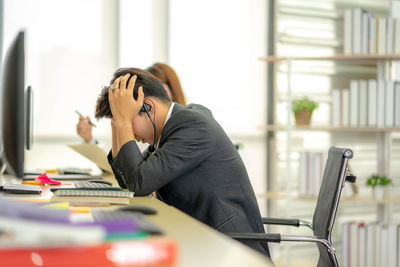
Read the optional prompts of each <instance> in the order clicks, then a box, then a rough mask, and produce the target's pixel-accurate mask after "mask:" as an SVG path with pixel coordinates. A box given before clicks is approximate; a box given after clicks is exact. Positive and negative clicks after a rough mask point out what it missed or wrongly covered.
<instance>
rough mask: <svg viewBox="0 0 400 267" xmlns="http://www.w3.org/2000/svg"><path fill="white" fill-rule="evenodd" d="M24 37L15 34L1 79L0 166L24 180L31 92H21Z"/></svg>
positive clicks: (30, 137) (30, 115)
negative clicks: (1, 164) (1, 151)
mask: <svg viewBox="0 0 400 267" xmlns="http://www.w3.org/2000/svg"><path fill="white" fill-rule="evenodd" d="M24 42H25V33H24V32H19V33H18V35H17V37H16V38H15V39H14V40H13V42H12V43H11V45H10V46H9V48H8V51H7V54H6V56H5V59H4V65H3V77H2V84H1V90H2V103H1V116H2V127H1V129H2V143H3V154H2V162H3V163H6V164H7V172H8V173H10V174H12V175H14V176H16V177H18V178H22V177H23V176H24V156H25V146H26V147H27V148H30V147H31V140H32V127H31V125H32V120H31V118H32V90H31V89H29V90H27V92H25V43H24Z"/></svg>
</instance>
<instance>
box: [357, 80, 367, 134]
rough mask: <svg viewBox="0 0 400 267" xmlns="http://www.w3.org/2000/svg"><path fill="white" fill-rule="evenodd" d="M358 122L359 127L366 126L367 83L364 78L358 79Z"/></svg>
mask: <svg viewBox="0 0 400 267" xmlns="http://www.w3.org/2000/svg"><path fill="white" fill-rule="evenodd" d="M358 107H359V109H358V114H359V123H358V125H359V126H360V127H366V126H367V121H368V83H367V81H366V80H360V81H359V106H358Z"/></svg>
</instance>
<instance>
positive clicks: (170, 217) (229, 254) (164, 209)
mask: <svg viewBox="0 0 400 267" xmlns="http://www.w3.org/2000/svg"><path fill="white" fill-rule="evenodd" d="M107 179H112V178H110V177H107ZM114 181H115V180H114ZM0 195H1V194H0ZM8 197H10V198H12V197H11V196H8ZM26 197H28V198H35V196H34V195H29V196H26ZM36 198H40V197H39V196H36ZM130 204H132V205H145V206H150V207H153V208H155V209H156V210H157V211H158V213H157V214H156V215H149V216H148V217H149V219H150V220H152V221H153V222H155V223H156V224H157V225H158V226H159V227H160V228H162V229H163V231H164V232H165V236H166V237H170V238H173V239H175V240H176V241H177V243H178V266H181V267H195V266H201V267H205V266H207V267H209V266H226V267H232V266H240V267H242V266H252V267H257V266H273V265H272V264H271V263H269V262H268V261H267V259H266V258H265V257H264V256H263V255H261V254H259V253H258V252H256V251H253V250H252V249H250V248H248V247H247V246H245V245H243V244H241V243H239V242H237V241H235V240H232V239H230V238H229V237H227V236H225V235H223V234H221V233H219V232H218V231H215V230H214V229H212V228H210V227H208V226H207V225H205V224H203V223H201V222H199V221H197V220H195V219H193V218H192V217H190V216H188V215H186V214H184V213H183V212H181V211H179V210H178V209H176V208H174V207H171V206H168V205H166V204H164V203H163V202H161V201H159V200H158V199H156V198H150V197H135V198H133V199H132V200H131V201H130Z"/></svg>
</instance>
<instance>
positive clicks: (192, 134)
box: [109, 104, 269, 256]
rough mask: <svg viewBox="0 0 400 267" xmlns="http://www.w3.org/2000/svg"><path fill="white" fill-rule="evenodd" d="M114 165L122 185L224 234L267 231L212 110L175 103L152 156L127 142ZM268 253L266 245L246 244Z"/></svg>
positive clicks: (239, 163)
mask: <svg viewBox="0 0 400 267" xmlns="http://www.w3.org/2000/svg"><path fill="white" fill-rule="evenodd" d="M109 161H110V165H111V167H112V169H113V171H114V175H115V177H116V179H117V180H118V183H119V184H120V186H121V187H123V188H128V189H129V190H130V191H132V192H135V195H137V196H143V195H148V194H151V193H152V192H154V191H157V195H158V196H159V197H160V198H161V200H162V201H164V202H165V203H167V204H169V205H172V206H174V207H176V208H178V209H180V210H181V211H183V212H185V213H187V214H189V215H190V216H192V217H194V218H196V219H198V220H200V221H202V222H203V223H205V224H208V225H209V226H211V227H212V228H214V229H216V230H218V231H220V232H223V233H227V232H261V233H263V232H264V227H263V225H262V223H261V215H260V212H259V208H258V205H257V201H256V198H255V195H254V191H253V189H252V186H251V184H250V180H249V177H248V175H247V171H246V168H245V166H244V164H243V161H242V159H241V158H240V155H239V153H238V152H237V150H236V149H235V147H234V145H233V144H232V142H231V141H230V139H229V138H228V136H227V135H226V133H225V132H224V130H223V129H222V128H221V126H220V125H219V124H218V123H217V122H216V121H215V119H214V118H213V116H212V114H211V112H210V111H209V110H208V109H207V108H205V107H203V106H201V105H196V104H191V105H188V106H185V107H184V106H181V105H179V104H175V106H174V108H173V111H172V114H171V117H170V119H169V120H168V121H167V122H166V124H165V125H164V128H163V130H162V133H161V137H160V142H159V147H158V149H157V150H156V151H155V152H154V154H150V153H149V152H148V151H147V150H146V151H145V152H143V154H142V153H141V152H140V150H139V148H138V146H137V144H136V142H135V141H130V142H128V143H126V144H125V145H124V146H123V147H122V148H121V150H120V151H119V153H118V155H117V156H116V157H115V158H114V159H113V160H111V153H110V154H109ZM247 245H249V246H251V247H253V248H254V249H256V250H258V251H259V252H261V253H263V254H265V255H268V256H269V252H268V247H267V246H266V245H262V246H261V245H260V244H257V243H255V244H254V243H253V244H247Z"/></svg>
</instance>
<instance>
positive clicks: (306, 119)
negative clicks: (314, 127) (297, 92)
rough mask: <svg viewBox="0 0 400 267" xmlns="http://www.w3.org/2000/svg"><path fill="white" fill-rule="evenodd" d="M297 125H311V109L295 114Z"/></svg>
mask: <svg viewBox="0 0 400 267" xmlns="http://www.w3.org/2000/svg"><path fill="white" fill-rule="evenodd" d="M294 117H295V119H296V125H297V126H304V125H310V121H311V112H310V111H309V110H303V111H298V112H296V113H295V114H294Z"/></svg>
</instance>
